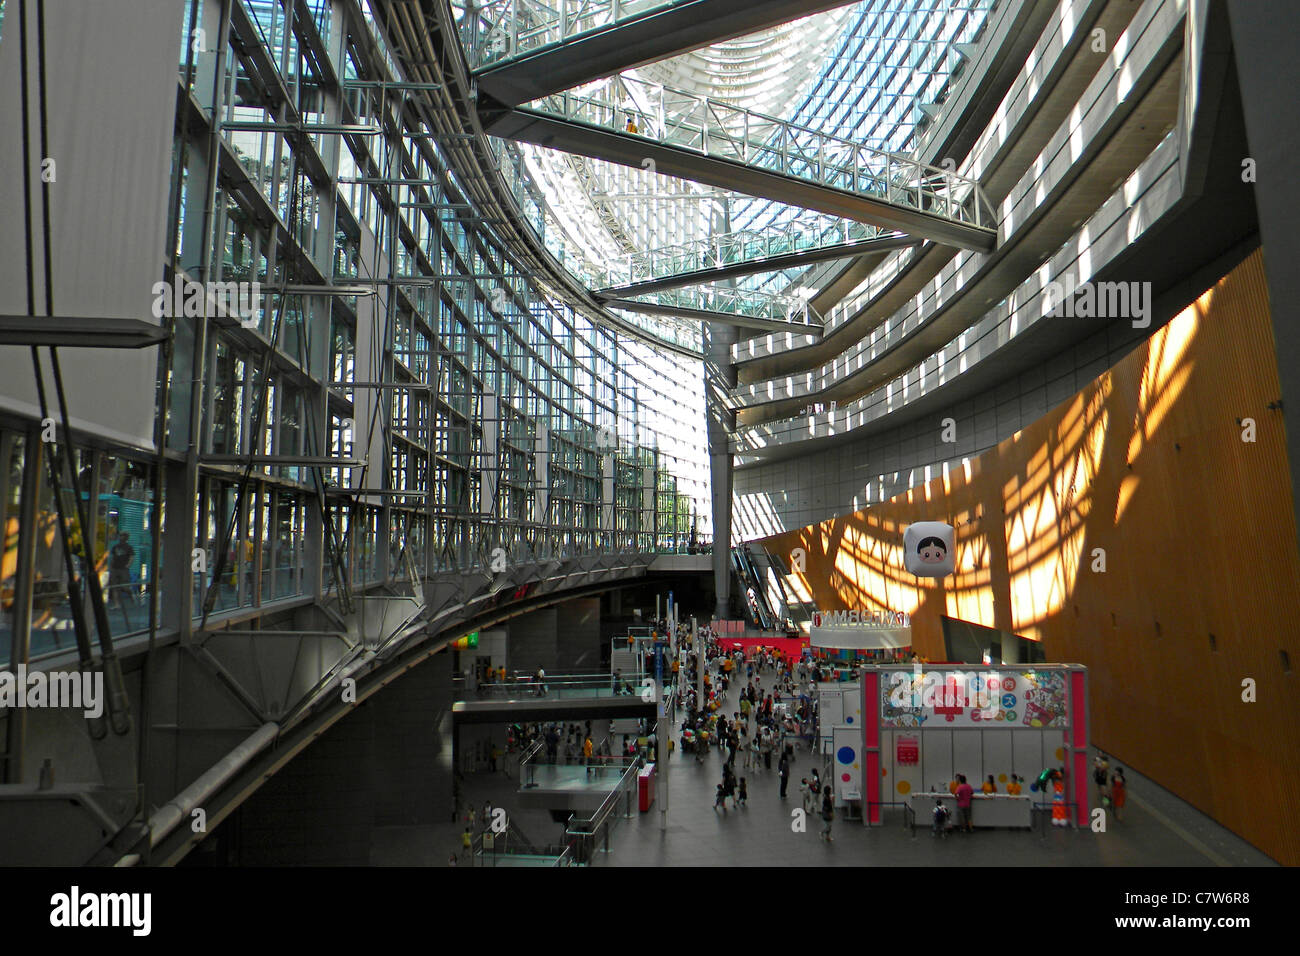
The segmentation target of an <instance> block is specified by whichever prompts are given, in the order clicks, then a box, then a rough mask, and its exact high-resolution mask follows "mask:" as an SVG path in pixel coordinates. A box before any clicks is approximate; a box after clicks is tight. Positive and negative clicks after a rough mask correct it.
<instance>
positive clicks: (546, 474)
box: [533, 425, 551, 526]
mask: <svg viewBox="0 0 1300 956" xmlns="http://www.w3.org/2000/svg"><path fill="white" fill-rule="evenodd" d="M533 467H534V468H535V469H536V474H537V489H536V492H535V498H534V503H533V516H534V520H535V521H536V522H537V523H538V524H540V525H546V526H549V525H550V523H551V522H550V520H549V517H548V515H549V510H550V501H551V430H550V429H549V428H547V427H546V426H545V425H538V426H537V441H536V443H535V444H534V446H533Z"/></svg>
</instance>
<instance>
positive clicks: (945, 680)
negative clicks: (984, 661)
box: [880, 667, 1069, 727]
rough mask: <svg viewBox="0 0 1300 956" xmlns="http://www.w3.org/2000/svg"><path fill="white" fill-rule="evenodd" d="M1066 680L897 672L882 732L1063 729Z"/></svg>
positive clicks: (1057, 674)
mask: <svg viewBox="0 0 1300 956" xmlns="http://www.w3.org/2000/svg"><path fill="white" fill-rule="evenodd" d="M1068 709H1069V708H1068V702H1067V695H1066V687H1065V674H1064V673H1063V672H1061V671H1051V670H1023V671H1012V672H1006V671H988V670H979V671H960V670H928V671H927V670H922V669H921V668H920V667H915V668H913V669H912V670H911V671H904V670H897V671H892V672H890V673H889V674H888V675H887V682H886V684H885V686H884V687H882V688H881V694H880V717H881V726H882V727H920V726H921V725H922V724H927V725H929V724H936V723H937V724H939V725H945V724H946V725H949V726H955V727H974V726H981V725H984V726H987V725H989V724H994V725H996V724H1002V725H1004V726H1005V725H1017V726H1022V727H1064V726H1065V725H1066V724H1067V723H1068V717H1069V713H1068Z"/></svg>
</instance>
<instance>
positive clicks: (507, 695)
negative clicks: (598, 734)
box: [452, 673, 648, 700]
mask: <svg viewBox="0 0 1300 956" xmlns="http://www.w3.org/2000/svg"><path fill="white" fill-rule="evenodd" d="M645 676H648V675H643V674H625V675H623V676H622V677H621V678H620V679H618V680H617V681H616V680H615V679H614V676H613V675H612V674H607V673H605V674H556V675H554V676H551V675H550V674H548V675H546V677H545V678H543V679H541V680H538V679H537V678H536V677H534V676H529V677H519V676H515V677H508V678H507V679H506V680H505V681H504V682H498V683H481V684H479V685H478V686H477V687H476V688H475V689H474V693H473V699H477V700H521V699H529V698H541V699H551V700H572V699H575V698H583V699H590V698H599V697H629V696H636V695H637V694H638V693H639V692H640V691H639V689H638V688H640V686H641V680H642V678H643V677H645ZM465 683H466V682H465V679H464V678H461V677H456V678H453V681H452V685H453V687H455V686H457V685H460V686H461V687H462V688H463V687H464V686H465Z"/></svg>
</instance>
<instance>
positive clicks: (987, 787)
mask: <svg viewBox="0 0 1300 956" xmlns="http://www.w3.org/2000/svg"><path fill="white" fill-rule="evenodd" d="M997 792H998V785H997V784H996V783H994V782H993V774H989V778H988V779H987V780H985V781H984V783H983V784H982V785H981V786H980V793H984V794H989V793H997Z"/></svg>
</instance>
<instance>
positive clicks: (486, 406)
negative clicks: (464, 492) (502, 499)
mask: <svg viewBox="0 0 1300 956" xmlns="http://www.w3.org/2000/svg"><path fill="white" fill-rule="evenodd" d="M500 407H501V405H500V401H499V400H498V399H497V396H496V395H495V394H494V393H492V392H484V393H483V418H482V425H483V440H482V442H481V443H480V445H479V459H478V461H479V513H480V514H483V515H491V514H493V513H494V512H495V511H496V499H497V481H498V480H499V479H500V477H501V463H500V455H499V447H500V445H499V442H500V434H501V422H500V421H499V419H500V418H501V413H500Z"/></svg>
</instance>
